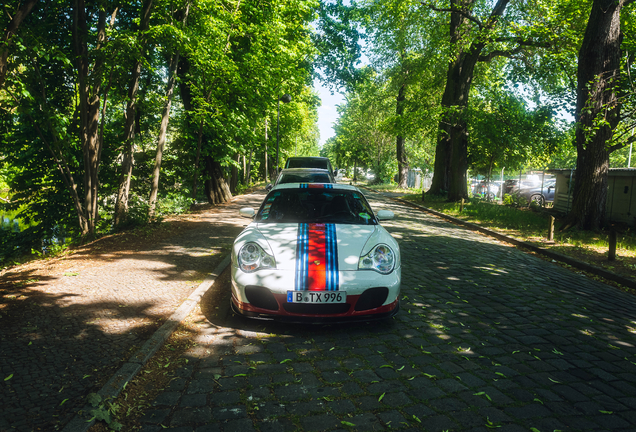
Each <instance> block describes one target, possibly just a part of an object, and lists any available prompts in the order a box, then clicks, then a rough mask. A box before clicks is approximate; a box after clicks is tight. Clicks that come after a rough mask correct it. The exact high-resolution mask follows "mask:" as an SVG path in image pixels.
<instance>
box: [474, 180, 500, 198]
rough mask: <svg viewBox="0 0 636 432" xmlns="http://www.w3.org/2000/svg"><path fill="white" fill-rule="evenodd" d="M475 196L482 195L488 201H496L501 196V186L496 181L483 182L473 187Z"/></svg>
mask: <svg viewBox="0 0 636 432" xmlns="http://www.w3.org/2000/svg"><path fill="white" fill-rule="evenodd" d="M473 195H482V196H484V197H486V198H488V199H495V198H496V197H497V195H499V185H498V184H497V183H495V182H494V181H491V182H486V180H482V181H481V182H479V183H478V184H477V185H476V186H474V187H473Z"/></svg>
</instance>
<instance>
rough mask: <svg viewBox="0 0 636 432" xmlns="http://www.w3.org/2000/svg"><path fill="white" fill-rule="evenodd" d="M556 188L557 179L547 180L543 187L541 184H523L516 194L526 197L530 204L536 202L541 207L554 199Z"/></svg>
mask: <svg viewBox="0 0 636 432" xmlns="http://www.w3.org/2000/svg"><path fill="white" fill-rule="evenodd" d="M555 189H556V180H547V181H546V182H545V183H543V188H542V187H541V184H538V185H535V186H531V187H524V185H523V184H522V185H521V189H519V190H517V191H516V192H515V194H516V195H517V196H519V197H521V198H524V199H525V200H526V201H527V202H528V205H530V204H532V203H535V204H537V205H538V206H540V207H543V206H544V205H545V203H546V202H552V201H554V191H555Z"/></svg>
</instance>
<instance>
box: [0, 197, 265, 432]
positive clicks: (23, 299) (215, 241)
mask: <svg viewBox="0 0 636 432" xmlns="http://www.w3.org/2000/svg"><path fill="white" fill-rule="evenodd" d="M263 196H264V195H263V193H262V192H258V193H255V194H252V195H244V196H239V197H236V198H235V199H234V200H233V201H232V202H231V203H227V204H224V205H222V206H218V207H214V208H212V209H211V210H208V211H204V212H199V213H195V214H192V215H190V216H189V217H188V219H189V221H190V222H189V226H188V229H187V230H184V231H183V232H182V233H181V234H177V235H176V236H172V237H170V238H168V239H166V240H162V241H160V242H158V243H157V244H154V245H152V247H150V248H146V249H142V250H136V251H132V250H129V251H124V252H114V253H102V254H98V255H91V256H90V257H91V260H90V261H89V260H85V259H80V258H78V257H79V256H80V255H81V254H78V255H71V256H70V257H67V258H65V260H64V261H63V262H64V263H65V265H64V266H63V270H60V267H59V266H58V267H54V268H55V271H57V273H53V274H48V273H49V272H47V271H44V270H43V269H35V270H33V271H32V273H30V276H28V277H23V276H24V275H22V277H23V278H24V279H28V280H26V281H20V282H17V276H16V275H12V274H5V275H4V276H3V277H2V278H0V326H1V327H0V431H3V432H4V431H33V430H42V431H50V430H57V429H60V428H61V427H63V426H64V425H65V424H66V423H68V421H69V420H70V419H71V418H72V417H73V415H74V414H75V412H76V411H77V410H78V409H79V408H81V407H82V406H83V405H84V403H85V402H86V396H87V395H88V393H90V392H94V391H97V390H98V389H99V388H100V387H101V386H102V385H103V384H104V383H105V382H106V380H108V378H109V377H110V376H111V375H112V373H113V372H114V371H116V370H117V369H118V368H119V367H120V366H121V365H122V363H124V362H125V360H127V359H128V357H129V356H130V355H131V353H132V352H133V351H134V350H135V349H136V348H138V347H139V346H141V345H142V344H143V343H144V342H145V341H146V340H147V339H148V338H149V337H150V335H151V334H152V333H153V332H154V331H155V330H156V329H157V328H159V326H160V325H161V324H162V323H163V322H164V321H165V320H166V319H167V318H168V317H169V316H170V315H171V314H172V313H173V312H174V311H175V309H176V308H177V307H178V306H179V305H180V304H181V303H182V302H183V300H184V299H185V298H187V297H188V295H189V294H190V293H191V292H192V291H193V290H194V289H195V288H196V287H197V285H198V284H199V283H200V282H201V280H203V279H204V278H205V276H206V275H207V274H208V273H209V272H210V271H212V270H213V269H214V268H215V267H216V265H217V264H218V263H219V262H220V261H221V259H222V258H223V257H224V256H225V255H227V253H228V251H229V248H230V246H231V244H232V242H233V240H234V238H235V237H236V235H237V234H238V233H239V232H240V231H241V230H242V228H243V227H244V226H245V225H246V222H247V221H246V220H245V219H241V218H237V217H236V215H237V214H238V209H239V208H240V207H243V206H246V205H252V206H258V205H259V204H260V202H261V201H262V199H263ZM99 248H100V246H99V242H98V243H96V244H95V245H94V246H93V249H96V250H99ZM47 265H50V263H47V262H42V263H41V266H42V267H46V266H47ZM12 277H13V279H12ZM18 312H20V313H18ZM24 316H26V317H27V318H26V320H25V319H23V317H24Z"/></svg>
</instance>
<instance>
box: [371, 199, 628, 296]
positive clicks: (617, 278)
mask: <svg viewBox="0 0 636 432" xmlns="http://www.w3.org/2000/svg"><path fill="white" fill-rule="evenodd" d="M365 189H367V188H365ZM367 190H369V191H371V192H374V193H379V194H381V195H383V196H385V197H387V198H389V199H392V200H395V201H398V202H401V203H402V204H406V205H409V206H411V207H415V208H417V209H419V210H422V211H425V212H428V213H431V214H433V215H435V216H437V217H440V218H442V219H446V220H448V221H450V222H452V223H455V224H457V225H462V226H464V227H466V228H468V229H470V230H472V231H479V232H481V233H483V234H486V235H488V236H491V237H494V238H496V239H498V240H502V241H505V242H507V243H511V244H513V245H515V246H517V247H523V248H526V249H529V250H531V251H532V252H536V253H539V254H541V255H544V256H547V257H549V258H552V259H554V260H557V261H560V262H563V263H565V264H568V265H571V266H572V267H576V268H577V269H579V270H583V271H585V272H588V273H592V274H594V275H597V276H601V277H603V278H605V279H608V280H611V281H614V282H617V283H619V284H621V285H624V286H626V287H629V288H632V289H636V281H633V280H631V279H628V278H625V277H623V276H621V275H618V274H616V273H612V272H610V271H608V270H605V269H604V268H601V267H597V266H594V265H592V264H588V263H586V262H583V261H580V260H577V259H576V258H572V257H569V256H567V255H562V254H560V253H557V252H553V251H551V250H549V249H546V248H542V247H539V246H536V245H533V244H530V243H527V242H524V241H521V240H517V239H515V238H513V237H509V236H507V235H504V234H501V233H498V232H496V231H493V230H490V229H488V228H484V227H482V226H480V225H477V224H474V223H471V222H466V221H464V220H461V219H457V218H455V217H453V216H449V215H447V214H444V213H441V212H438V211H436V210H433V209H430V208H428V207H424V206H423V205H419V204H417V203H414V202H412V201H407V200H405V199H402V198H395V197H391V196H387V195H385V194H383V193H382V192H376V191H374V190H372V189H367Z"/></svg>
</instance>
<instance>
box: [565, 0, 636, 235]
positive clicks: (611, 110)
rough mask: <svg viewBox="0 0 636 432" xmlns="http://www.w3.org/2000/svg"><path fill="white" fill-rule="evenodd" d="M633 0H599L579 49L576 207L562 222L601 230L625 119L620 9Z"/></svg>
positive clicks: (574, 202) (623, 8)
mask: <svg viewBox="0 0 636 432" xmlns="http://www.w3.org/2000/svg"><path fill="white" fill-rule="evenodd" d="M632 3H634V0H594V3H593V4H592V11H591V13H590V17H589V20H588V24H587V28H586V30H585V35H584V37H583V43H582V45H581V49H580V51H579V62H578V76H577V78H578V82H577V91H576V95H577V99H576V120H577V128H576V135H575V143H576V149H577V163H576V174H575V183H574V191H573V194H572V196H573V202H572V211H571V212H570V214H569V217H568V220H567V221H566V223H565V224H564V226H563V229H567V228H569V227H571V226H578V227H580V228H583V229H590V230H596V229H598V228H599V227H600V226H601V223H602V222H603V218H604V216H605V203H606V201H607V187H608V185H607V176H608V170H609V155H610V153H612V152H613V151H615V150H618V149H620V148H622V147H623V146H624V145H625V143H624V142H622V143H616V142H613V141H612V138H613V135H614V131H615V129H616V126H617V125H618V123H619V122H620V119H621V117H620V110H621V101H620V100H619V95H618V88H619V85H620V69H621V42H622V40H623V34H622V32H621V12H622V11H624V10H626V7H627V6H628V5H630V4H632Z"/></svg>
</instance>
